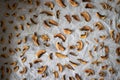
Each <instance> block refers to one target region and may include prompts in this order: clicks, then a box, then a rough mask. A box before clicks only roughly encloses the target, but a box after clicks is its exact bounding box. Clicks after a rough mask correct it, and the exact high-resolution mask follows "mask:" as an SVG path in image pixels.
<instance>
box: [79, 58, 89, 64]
mask: <svg viewBox="0 0 120 80" xmlns="http://www.w3.org/2000/svg"><path fill="white" fill-rule="evenodd" d="M77 60H78V61H79V62H80V63H82V64H87V63H88V61H85V60H83V59H80V58H79V59H77Z"/></svg>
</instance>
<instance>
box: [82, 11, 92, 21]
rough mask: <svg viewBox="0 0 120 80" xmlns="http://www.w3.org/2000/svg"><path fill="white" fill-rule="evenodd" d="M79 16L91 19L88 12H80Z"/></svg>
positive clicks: (87, 19)
mask: <svg viewBox="0 0 120 80" xmlns="http://www.w3.org/2000/svg"><path fill="white" fill-rule="evenodd" d="M81 16H83V17H84V19H85V20H86V21H87V22H89V21H90V20H91V17H90V15H89V13H88V12H81Z"/></svg>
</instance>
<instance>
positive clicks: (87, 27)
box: [80, 26, 92, 32]
mask: <svg viewBox="0 0 120 80" xmlns="http://www.w3.org/2000/svg"><path fill="white" fill-rule="evenodd" d="M80 30H81V31H90V32H92V29H91V27H90V26H83V27H82V28H80Z"/></svg>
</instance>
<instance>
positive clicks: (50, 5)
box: [44, 1, 54, 10]
mask: <svg viewBox="0 0 120 80" xmlns="http://www.w3.org/2000/svg"><path fill="white" fill-rule="evenodd" d="M44 5H45V6H47V7H49V8H50V9H51V10H53V8H54V4H53V2H52V1H48V2H45V3H44Z"/></svg>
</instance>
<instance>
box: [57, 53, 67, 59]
mask: <svg viewBox="0 0 120 80" xmlns="http://www.w3.org/2000/svg"><path fill="white" fill-rule="evenodd" d="M55 55H56V56H57V57H58V58H67V55H64V54H61V53H59V52H56V53H55Z"/></svg>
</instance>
